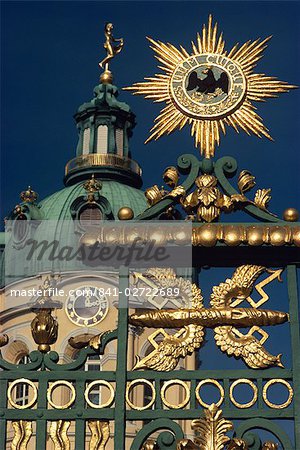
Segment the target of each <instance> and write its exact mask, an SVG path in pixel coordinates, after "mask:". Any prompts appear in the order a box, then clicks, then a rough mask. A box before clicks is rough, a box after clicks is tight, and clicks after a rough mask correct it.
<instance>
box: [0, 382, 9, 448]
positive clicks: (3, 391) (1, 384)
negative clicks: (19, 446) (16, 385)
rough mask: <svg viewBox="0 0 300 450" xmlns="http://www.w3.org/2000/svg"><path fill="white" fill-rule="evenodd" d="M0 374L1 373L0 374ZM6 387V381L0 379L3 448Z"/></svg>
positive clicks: (1, 442) (2, 445)
mask: <svg viewBox="0 0 300 450" xmlns="http://www.w3.org/2000/svg"><path fill="white" fill-rule="evenodd" d="M0 375H1V374H0ZM7 387H8V381H7V380H1V379H0V409H1V410H2V411H1V419H0V448H3V449H4V448H5V444H6V426H7V424H6V420H5V408H6V406H7Z"/></svg>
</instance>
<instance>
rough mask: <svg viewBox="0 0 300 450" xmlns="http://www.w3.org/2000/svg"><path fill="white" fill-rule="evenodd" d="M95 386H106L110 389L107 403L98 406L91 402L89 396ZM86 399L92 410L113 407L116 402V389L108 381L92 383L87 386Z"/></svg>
mask: <svg viewBox="0 0 300 450" xmlns="http://www.w3.org/2000/svg"><path fill="white" fill-rule="evenodd" d="M95 386H106V387H107V388H108V389H109V391H110V397H109V399H108V400H107V401H106V402H104V403H101V404H100V405H96V403H93V402H91V400H90V399H89V394H90V392H91V390H92V388H93V387H95ZM84 398H85V401H86V402H87V404H88V405H89V406H90V407H91V408H95V409H102V408H107V407H108V406H111V404H112V403H113V402H114V399H115V391H114V388H113V387H112V385H111V384H110V383H109V382H108V381H106V380H95V381H92V383H90V384H88V385H87V387H86V390H85V392H84Z"/></svg>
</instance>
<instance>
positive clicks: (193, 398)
mask: <svg viewBox="0 0 300 450" xmlns="http://www.w3.org/2000/svg"><path fill="white" fill-rule="evenodd" d="M196 384H197V380H191V391H190V392H191V400H190V405H191V409H196V394H195V391H196Z"/></svg>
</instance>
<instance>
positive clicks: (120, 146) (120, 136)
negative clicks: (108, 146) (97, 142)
mask: <svg viewBox="0 0 300 450" xmlns="http://www.w3.org/2000/svg"><path fill="white" fill-rule="evenodd" d="M116 147H117V154H118V155H119V156H123V151H124V145H123V130H122V128H117V129H116Z"/></svg>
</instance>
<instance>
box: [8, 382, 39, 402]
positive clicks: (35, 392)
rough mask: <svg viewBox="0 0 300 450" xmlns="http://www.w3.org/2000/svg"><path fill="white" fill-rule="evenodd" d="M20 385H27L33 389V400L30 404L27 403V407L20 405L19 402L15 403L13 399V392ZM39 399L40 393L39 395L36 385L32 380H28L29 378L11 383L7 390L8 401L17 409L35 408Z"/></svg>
mask: <svg viewBox="0 0 300 450" xmlns="http://www.w3.org/2000/svg"><path fill="white" fill-rule="evenodd" d="M18 384H27V385H29V386H30V387H31V388H32V389H33V398H32V399H31V400H30V401H28V403H26V405H18V404H17V400H16V401H14V400H13V399H12V391H13V389H14V388H15V387H16V386H17V385H18ZM37 397H38V393H37V387H36V385H35V384H34V383H33V382H32V381H31V380H27V378H19V379H18V380H14V381H13V382H12V383H10V385H9V387H8V389H7V398H8V401H9V403H10V404H11V406H12V407H13V408H16V409H27V408H31V406H33V405H34V404H35V402H36V401H37Z"/></svg>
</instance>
